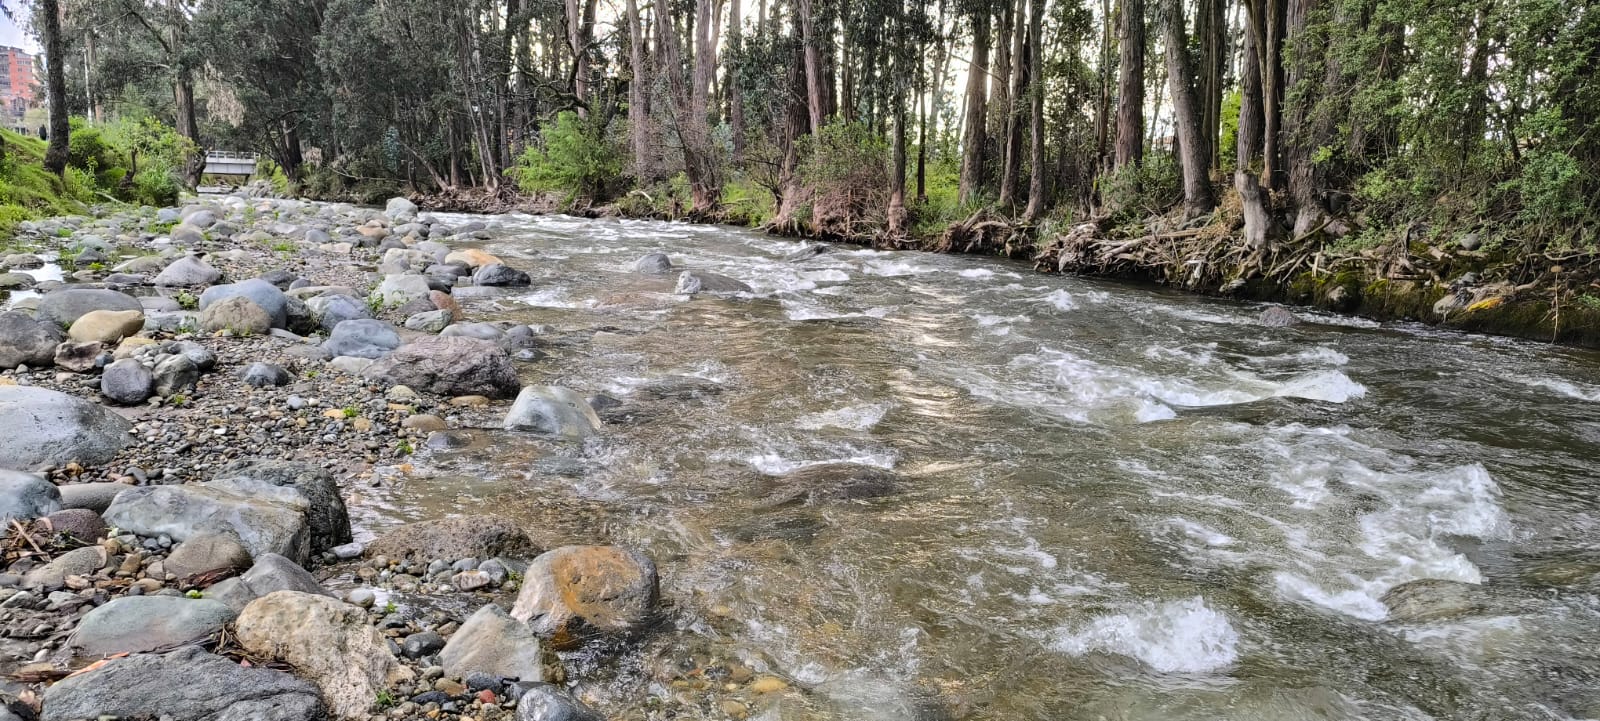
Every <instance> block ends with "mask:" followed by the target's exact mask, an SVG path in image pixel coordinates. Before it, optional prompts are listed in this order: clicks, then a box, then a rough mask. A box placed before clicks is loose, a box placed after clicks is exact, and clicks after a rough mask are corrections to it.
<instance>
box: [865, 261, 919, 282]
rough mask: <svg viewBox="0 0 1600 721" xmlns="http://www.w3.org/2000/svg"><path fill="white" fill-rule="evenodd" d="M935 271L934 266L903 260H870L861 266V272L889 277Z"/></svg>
mask: <svg viewBox="0 0 1600 721" xmlns="http://www.w3.org/2000/svg"><path fill="white" fill-rule="evenodd" d="M933 271H934V269H933V268H929V267H927V266H925V265H917V264H916V263H911V262H908V261H903V260H869V261H867V262H866V264H865V265H863V266H862V267H861V272H863V273H866V274H867V275H878V276H884V277H887V278H895V277H899V276H902V275H921V274H923V273H932V272H933Z"/></svg>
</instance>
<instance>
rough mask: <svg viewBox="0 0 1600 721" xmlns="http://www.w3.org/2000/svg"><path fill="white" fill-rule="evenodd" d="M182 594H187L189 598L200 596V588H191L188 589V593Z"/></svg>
mask: <svg viewBox="0 0 1600 721" xmlns="http://www.w3.org/2000/svg"><path fill="white" fill-rule="evenodd" d="M183 595H185V596H188V597H189V598H199V597H200V589H198V588H191V589H189V592H188V593H185V594H183Z"/></svg>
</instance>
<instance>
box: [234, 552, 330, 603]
mask: <svg viewBox="0 0 1600 721" xmlns="http://www.w3.org/2000/svg"><path fill="white" fill-rule="evenodd" d="M275 591H299V592H300V593H313V594H320V595H323V596H332V595H333V594H331V593H328V590H327V589H325V588H323V587H322V584H321V583H319V582H318V581H317V578H316V576H313V575H311V572H310V571H307V570H306V569H304V568H301V567H300V566H299V564H296V563H295V562H294V561H291V560H289V559H287V558H284V557H283V556H280V555H278V554H276V553H268V554H266V555H264V556H262V557H261V558H258V559H256V562H255V565H253V566H251V567H250V570H248V571H245V573H244V575H242V576H238V577H236V578H230V579H227V580H225V581H222V582H220V583H217V584H214V585H212V586H211V587H210V588H207V589H206V590H205V597H206V598H210V599H214V600H217V601H220V602H222V603H223V604H226V605H227V606H228V608H231V609H233V610H235V611H243V610H244V607H245V606H248V605H250V602H251V601H254V600H256V599H258V598H261V597H262V596H265V595H267V594H269V593H273V592H275Z"/></svg>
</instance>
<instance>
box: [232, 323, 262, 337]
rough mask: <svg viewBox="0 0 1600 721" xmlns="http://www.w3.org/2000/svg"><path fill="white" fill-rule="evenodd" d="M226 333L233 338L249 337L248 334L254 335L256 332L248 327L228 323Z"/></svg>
mask: <svg viewBox="0 0 1600 721" xmlns="http://www.w3.org/2000/svg"><path fill="white" fill-rule="evenodd" d="M228 334H229V335H232V336H233V337H235V338H249V337H250V336H253V335H255V334H256V332H255V331H253V330H250V329H249V328H235V327H233V326H231V325H230V326H228Z"/></svg>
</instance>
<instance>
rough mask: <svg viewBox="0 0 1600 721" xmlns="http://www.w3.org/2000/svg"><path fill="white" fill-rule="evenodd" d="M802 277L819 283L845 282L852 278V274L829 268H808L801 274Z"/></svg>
mask: <svg viewBox="0 0 1600 721" xmlns="http://www.w3.org/2000/svg"><path fill="white" fill-rule="evenodd" d="M800 277H801V278H805V279H806V280H809V281H813V282H817V283H844V282H846V281H848V280H850V274H849V273H846V272H844V271H842V270H834V269H833V268H828V269H825V270H808V271H805V272H803V273H801V274H800Z"/></svg>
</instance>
